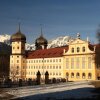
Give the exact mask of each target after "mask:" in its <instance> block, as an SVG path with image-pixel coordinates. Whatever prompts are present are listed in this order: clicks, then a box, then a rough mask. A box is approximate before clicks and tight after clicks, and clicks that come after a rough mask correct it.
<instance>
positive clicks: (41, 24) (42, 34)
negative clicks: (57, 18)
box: [40, 24, 43, 36]
mask: <svg viewBox="0 0 100 100" xmlns="http://www.w3.org/2000/svg"><path fill="white" fill-rule="evenodd" d="M40 27H41V36H43V32H42V24H40Z"/></svg>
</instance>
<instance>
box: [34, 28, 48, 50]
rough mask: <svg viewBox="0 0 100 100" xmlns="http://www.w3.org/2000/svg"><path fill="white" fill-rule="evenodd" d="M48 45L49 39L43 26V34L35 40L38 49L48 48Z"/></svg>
mask: <svg viewBox="0 0 100 100" xmlns="http://www.w3.org/2000/svg"><path fill="white" fill-rule="evenodd" d="M47 45H48V41H47V40H46V39H45V38H44V37H43V33H42V28H41V35H40V37H39V38H37V39H36V40H35V46H36V50H38V49H46V48H47Z"/></svg>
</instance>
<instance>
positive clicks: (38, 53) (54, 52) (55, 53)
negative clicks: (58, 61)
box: [27, 46, 68, 59]
mask: <svg viewBox="0 0 100 100" xmlns="http://www.w3.org/2000/svg"><path fill="white" fill-rule="evenodd" d="M64 49H65V50H66V51H67V50H68V46H66V47H58V48H50V49H44V50H35V51H32V52H30V53H28V55H27V59H36V58H52V57H61V56H62V55H63V51H64Z"/></svg>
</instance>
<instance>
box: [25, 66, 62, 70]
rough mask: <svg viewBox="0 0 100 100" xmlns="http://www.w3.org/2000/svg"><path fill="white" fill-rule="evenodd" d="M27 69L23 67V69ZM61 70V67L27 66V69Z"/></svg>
mask: <svg viewBox="0 0 100 100" xmlns="http://www.w3.org/2000/svg"><path fill="white" fill-rule="evenodd" d="M24 68H25V67H24V66H23V69H24ZM43 68H44V69H61V66H27V69H43Z"/></svg>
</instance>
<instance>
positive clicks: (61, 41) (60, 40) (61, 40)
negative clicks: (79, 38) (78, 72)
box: [0, 34, 74, 50]
mask: <svg viewBox="0 0 100 100" xmlns="http://www.w3.org/2000/svg"><path fill="white" fill-rule="evenodd" d="M10 38H11V35H8V34H2V35H0V42H3V43H6V44H10ZM73 40H74V39H73V38H72V37H70V36H60V37H57V38H55V39H53V40H52V41H51V40H50V41H49V42H48V46H47V48H55V47H61V46H66V45H67V44H68V43H69V42H70V41H73ZM25 49H26V50H35V44H34V43H33V44H29V43H26V45H25Z"/></svg>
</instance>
